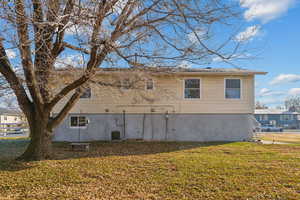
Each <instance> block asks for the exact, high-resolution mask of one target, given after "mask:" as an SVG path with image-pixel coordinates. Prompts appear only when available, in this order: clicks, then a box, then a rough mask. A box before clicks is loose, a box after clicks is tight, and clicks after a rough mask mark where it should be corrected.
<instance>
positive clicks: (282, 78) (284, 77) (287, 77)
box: [270, 74, 300, 85]
mask: <svg viewBox="0 0 300 200" xmlns="http://www.w3.org/2000/svg"><path fill="white" fill-rule="evenodd" d="M298 81H300V75H298V74H280V75H279V76H277V77H275V78H274V79H273V80H272V81H271V82H270V84H271V85H278V84H282V83H295V82H298Z"/></svg>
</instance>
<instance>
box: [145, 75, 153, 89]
mask: <svg viewBox="0 0 300 200" xmlns="http://www.w3.org/2000/svg"><path fill="white" fill-rule="evenodd" d="M149 80H151V81H152V89H148V88H147V81H149ZM145 90H146V91H153V90H155V82H154V80H153V78H147V79H146V80H145Z"/></svg>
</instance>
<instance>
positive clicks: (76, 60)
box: [55, 55, 84, 68]
mask: <svg viewBox="0 0 300 200" xmlns="http://www.w3.org/2000/svg"><path fill="white" fill-rule="evenodd" d="M83 64H84V59H83V57H82V55H68V56H66V57H61V58H59V59H57V60H56V63H55V67H56V68H64V67H82V66H83Z"/></svg>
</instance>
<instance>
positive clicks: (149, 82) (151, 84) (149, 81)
mask: <svg viewBox="0 0 300 200" xmlns="http://www.w3.org/2000/svg"><path fill="white" fill-rule="evenodd" d="M153 89H154V82H153V79H147V80H146V90H153Z"/></svg>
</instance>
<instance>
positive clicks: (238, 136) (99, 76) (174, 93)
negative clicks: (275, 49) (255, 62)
mask: <svg viewBox="0 0 300 200" xmlns="http://www.w3.org/2000/svg"><path fill="white" fill-rule="evenodd" d="M62 74H67V73H63V72H62ZM259 74H266V73H265V72H259V71H251V70H246V69H237V68H233V69H224V68H197V69H195V68H171V69H170V68H166V69H164V68H163V69H158V68H153V69H152V68H150V69H148V70H147V71H145V70H143V69H139V68H137V69H136V68H126V69H124V68H123V69H120V68H115V69H112V68H109V69H108V68H107V69H101V70H98V71H97V72H96V75H95V78H94V79H93V81H92V82H91V84H90V85H89V87H88V88H86V92H85V93H84V94H83V95H82V97H81V99H80V100H79V102H78V103H77V104H76V105H75V107H74V108H73V109H72V110H71V112H70V113H69V116H68V117H66V119H65V120H64V122H63V123H62V124H61V125H60V126H59V127H57V128H56V130H55V134H54V138H53V139H54V140H55V141H95V140H113V139H140V140H155V141H162V140H166V141H242V140H247V139H249V138H251V137H252V132H253V128H254V127H253V126H254V123H255V119H254V117H253V113H254V76H255V75H259ZM65 76H67V75H65ZM68 76H72V73H69V74H68ZM60 77H61V76H60ZM65 103H66V102H64V101H62V102H61V103H60V104H59V105H57V106H56V107H55V110H54V112H53V115H55V114H57V112H58V110H60V109H61V108H62V106H63V105H64V104H65Z"/></svg>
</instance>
